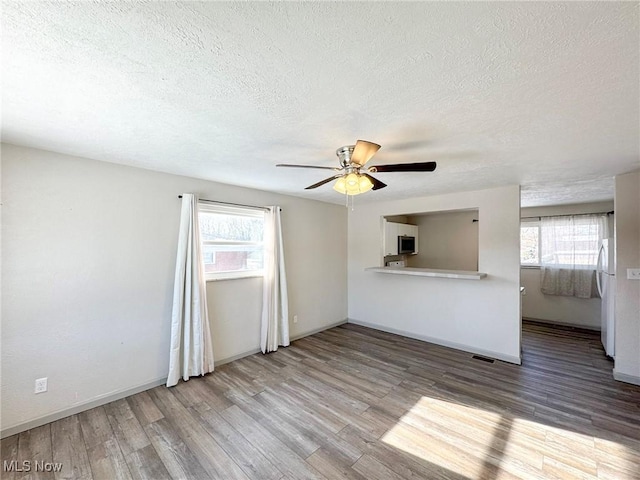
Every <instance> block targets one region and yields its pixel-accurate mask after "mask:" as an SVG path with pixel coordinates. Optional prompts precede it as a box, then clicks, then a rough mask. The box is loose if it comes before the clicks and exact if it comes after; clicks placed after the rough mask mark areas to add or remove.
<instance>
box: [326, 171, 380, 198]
mask: <svg viewBox="0 0 640 480" xmlns="http://www.w3.org/2000/svg"><path fill="white" fill-rule="evenodd" d="M372 188H373V183H372V182H371V180H369V178H367V177H366V176H365V175H361V174H356V173H350V174H348V175H343V176H342V177H340V178H338V179H337V180H336V183H335V184H334V185H333V189H334V190H335V191H336V192H338V193H341V194H343V195H359V194H361V193H365V192H368V191H369V190H371V189H372Z"/></svg>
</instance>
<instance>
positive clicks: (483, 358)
mask: <svg viewBox="0 0 640 480" xmlns="http://www.w3.org/2000/svg"><path fill="white" fill-rule="evenodd" d="M471 358H473V359H474V360H482V361H483V362H487V363H493V362H495V359H493V358H489V357H481V356H480V355H474V356H473V357H471Z"/></svg>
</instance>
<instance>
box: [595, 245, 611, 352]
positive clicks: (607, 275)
mask: <svg viewBox="0 0 640 480" xmlns="http://www.w3.org/2000/svg"><path fill="white" fill-rule="evenodd" d="M613 248H614V243H613V239H612V238H605V239H604V240H602V244H601V245H600V251H599V252H598V265H597V268H596V283H597V284H598V293H599V294H600V298H601V299H602V306H601V309H602V310H601V322H602V324H601V329H602V330H601V338H602V345H603V346H604V350H605V352H606V353H607V356H609V357H611V358H614V357H615V344H614V329H615V325H616V322H615V298H616V275H615V274H616V270H615V255H614V251H613Z"/></svg>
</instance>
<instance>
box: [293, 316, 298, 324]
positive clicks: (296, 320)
mask: <svg viewBox="0 0 640 480" xmlns="http://www.w3.org/2000/svg"><path fill="white" fill-rule="evenodd" d="M293 323H298V315H294V316H293Z"/></svg>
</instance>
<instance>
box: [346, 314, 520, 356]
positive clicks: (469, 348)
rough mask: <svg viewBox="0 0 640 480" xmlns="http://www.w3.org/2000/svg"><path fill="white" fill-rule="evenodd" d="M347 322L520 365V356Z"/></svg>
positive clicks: (351, 321) (358, 322) (382, 327)
mask: <svg viewBox="0 0 640 480" xmlns="http://www.w3.org/2000/svg"><path fill="white" fill-rule="evenodd" d="M349 323H353V324H355V325H361V326H363V327H368V328H373V329H374V330H380V331H382V332H387V333H393V334H395V335H401V336H403V337H408V338H413V339H416V340H422V341H423V342H428V343H434V344H436V345H441V346H443V347H449V348H455V349H456V350H462V351H463V352H469V353H475V354H477V355H482V356H483V357H489V358H496V359H498V360H502V361H504V362H508V363H515V364H516V365H520V364H521V363H522V360H521V358H520V357H515V356H512V355H504V354H502V353H498V352H493V351H491V350H485V349H483V348H477V347H474V346H471V345H465V344H462V343H456V342H451V341H449V340H443V339H441V338H434V337H428V336H426V335H419V334H416V333H411V332H406V331H404V330H398V329H396V328H391V327H384V326H382V325H377V324H375V323H369V322H363V321H362V320H356V319H353V318H350V319H349Z"/></svg>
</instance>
